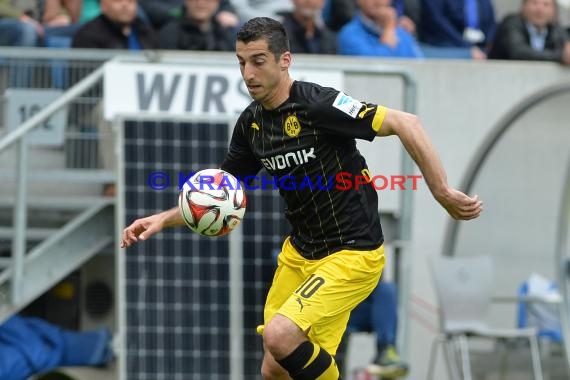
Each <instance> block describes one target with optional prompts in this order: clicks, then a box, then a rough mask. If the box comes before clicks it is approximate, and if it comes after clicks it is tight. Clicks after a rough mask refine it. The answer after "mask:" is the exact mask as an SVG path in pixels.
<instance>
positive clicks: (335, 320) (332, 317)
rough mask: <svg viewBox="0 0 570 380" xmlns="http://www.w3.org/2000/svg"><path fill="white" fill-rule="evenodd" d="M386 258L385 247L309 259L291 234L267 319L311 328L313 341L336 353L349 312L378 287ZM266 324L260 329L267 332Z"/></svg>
mask: <svg viewBox="0 0 570 380" xmlns="http://www.w3.org/2000/svg"><path fill="white" fill-rule="evenodd" d="M384 261H385V258H384V246H380V247H379V248H377V249H374V250H371V251H351V250H342V251H338V252H335V253H334V254H332V255H330V256H327V257H325V258H323V259H320V260H307V259H305V258H303V257H302V256H301V255H300V254H299V253H298V252H297V250H296V249H295V248H294V247H293V246H292V245H291V243H290V242H289V238H287V239H286V240H285V242H284V243H283V247H282V249H281V253H280V254H279V257H278V267H277V270H276V272H275V276H274V277H273V283H272V284H271V288H270V289H269V293H268V295H267V301H266V303H265V309H264V313H263V314H264V315H263V317H264V323H265V324H267V323H268V322H269V321H270V320H271V318H273V316H274V315H275V314H276V313H279V314H282V315H284V316H286V317H287V318H289V319H290V320H292V321H293V322H295V324H296V325H297V326H299V327H300V328H301V329H302V330H303V331H306V332H308V337H309V339H310V340H311V341H312V342H314V343H316V344H318V345H319V346H321V347H322V348H324V349H325V350H326V351H327V352H328V353H329V354H331V355H335V354H336V350H337V348H338V345H339V344H340V341H341V339H342V335H343V334H344V330H345V329H346V325H347V323H348V318H349V317H350V312H351V311H352V309H354V308H355V307H356V306H357V305H358V304H359V303H360V302H362V301H363V300H364V299H365V298H366V297H367V296H368V295H369V294H370V293H371V292H372V290H374V288H375V287H376V285H377V284H378V280H379V279H380V275H381V274H382V268H383V267H384ZM264 326H265V325H262V326H259V327H258V329H257V331H258V332H259V333H263V329H264Z"/></svg>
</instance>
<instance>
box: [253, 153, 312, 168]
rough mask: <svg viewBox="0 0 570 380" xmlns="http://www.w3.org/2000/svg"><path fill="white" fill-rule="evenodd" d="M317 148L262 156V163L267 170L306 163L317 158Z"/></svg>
mask: <svg viewBox="0 0 570 380" xmlns="http://www.w3.org/2000/svg"><path fill="white" fill-rule="evenodd" d="M315 158H317V156H315V148H313V147H311V148H308V149H302V150H297V151H295V152H289V153H285V154H278V155H276V156H273V157H268V158H262V159H261V163H262V164H263V166H265V168H266V169H267V170H280V169H285V168H290V167H293V166H297V165H302V164H306V163H307V162H309V160H311V159H315Z"/></svg>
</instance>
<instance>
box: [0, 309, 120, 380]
mask: <svg viewBox="0 0 570 380" xmlns="http://www.w3.org/2000/svg"><path fill="white" fill-rule="evenodd" d="M111 342H112V337H111V333H110V332H109V331H108V330H107V329H105V328H103V329H98V330H93V331H85V332H76V331H71V330H65V329H62V328H60V327H58V326H55V325H52V324H51V323H48V322H46V321H44V320H41V319H38V318H24V317H20V316H13V317H11V318H10V319H8V320H7V321H6V322H4V323H3V324H2V325H0V379H10V380H24V379H27V378H29V377H30V376H32V375H35V374H39V373H42V372H47V371H50V370H52V369H54V368H58V367H66V366H102V365H106V364H108V363H109V362H110V361H111V360H112V359H113V350H112V347H111Z"/></svg>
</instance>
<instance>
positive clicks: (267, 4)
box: [232, 0, 293, 22]
mask: <svg viewBox="0 0 570 380" xmlns="http://www.w3.org/2000/svg"><path fill="white" fill-rule="evenodd" d="M232 5H233V7H234V8H235V10H236V12H237V14H238V16H239V18H240V20H241V21H242V22H246V21H248V20H249V19H252V18H254V17H264V16H265V17H271V18H279V16H280V15H282V14H283V13H285V12H290V11H292V10H293V3H292V2H291V1H283V0H232Z"/></svg>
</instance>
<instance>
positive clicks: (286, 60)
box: [281, 51, 292, 71]
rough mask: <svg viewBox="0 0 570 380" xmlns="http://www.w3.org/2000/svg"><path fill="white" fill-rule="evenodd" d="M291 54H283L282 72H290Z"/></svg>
mask: <svg viewBox="0 0 570 380" xmlns="http://www.w3.org/2000/svg"><path fill="white" fill-rule="evenodd" d="M291 60H292V57H291V52H288V51H286V52H285V53H283V54H281V70H282V71H284V70H288V69H289V66H291Z"/></svg>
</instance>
